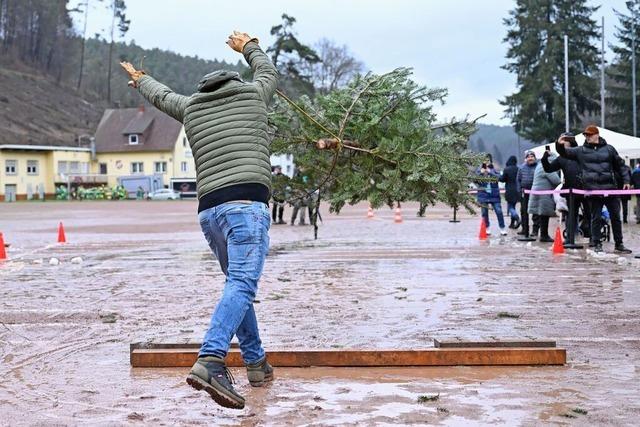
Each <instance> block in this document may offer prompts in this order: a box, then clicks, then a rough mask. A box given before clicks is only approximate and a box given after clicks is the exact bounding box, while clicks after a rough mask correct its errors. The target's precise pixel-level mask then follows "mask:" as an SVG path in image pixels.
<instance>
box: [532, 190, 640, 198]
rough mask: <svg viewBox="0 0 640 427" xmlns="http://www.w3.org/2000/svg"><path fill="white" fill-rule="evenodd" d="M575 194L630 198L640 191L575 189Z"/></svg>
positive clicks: (541, 193) (545, 192)
mask: <svg viewBox="0 0 640 427" xmlns="http://www.w3.org/2000/svg"><path fill="white" fill-rule="evenodd" d="M571 191H573V194H580V195H584V196H605V197H606V196H630V195H632V194H636V195H637V194H640V189H635V190H578V189H573V190H571ZM524 192H525V193H527V194H533V195H538V196H546V195H550V194H569V193H570V191H569V190H524Z"/></svg>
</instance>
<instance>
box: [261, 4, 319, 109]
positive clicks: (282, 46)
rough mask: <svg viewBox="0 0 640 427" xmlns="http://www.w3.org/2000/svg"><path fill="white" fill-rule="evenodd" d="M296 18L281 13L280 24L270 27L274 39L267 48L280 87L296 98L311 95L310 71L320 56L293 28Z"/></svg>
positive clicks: (312, 88) (312, 91) (312, 86)
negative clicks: (307, 71)
mask: <svg viewBox="0 0 640 427" xmlns="http://www.w3.org/2000/svg"><path fill="white" fill-rule="evenodd" d="M295 22H296V18H294V17H293V16H289V15H287V14H286V13H285V14H283V15H282V24H279V25H275V26H273V27H271V35H272V36H275V38H276V40H275V42H274V43H273V45H272V46H270V47H269V48H268V49H267V53H270V54H271V58H272V61H273V63H274V65H275V66H276V68H278V72H279V73H280V88H282V89H283V90H284V91H285V92H286V93H288V94H289V95H290V96H292V97H294V98H297V97H299V96H301V95H308V96H312V95H313V94H314V92H315V87H314V85H313V81H312V78H311V75H310V73H306V72H305V71H306V70H310V69H311V68H312V67H313V65H314V64H317V63H319V62H320V57H319V56H318V54H317V53H316V52H315V51H314V50H313V48H311V47H310V46H307V45H305V44H304V43H302V42H301V41H300V40H298V37H297V35H296V33H295V31H294V30H293V24H295Z"/></svg>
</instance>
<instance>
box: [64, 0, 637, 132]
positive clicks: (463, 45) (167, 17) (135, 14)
mask: <svg viewBox="0 0 640 427" xmlns="http://www.w3.org/2000/svg"><path fill="white" fill-rule="evenodd" d="M79 1H84V0H72V1H71V2H70V3H72V4H73V3H74V2H76V3H77V2H79ZM89 1H90V2H91V9H90V10H91V12H90V13H91V14H90V16H89V20H88V32H87V35H88V36H93V34H95V33H96V32H100V31H104V33H105V34H106V33H107V31H106V30H107V29H108V27H109V25H110V22H111V21H110V18H109V16H108V12H106V11H105V7H104V5H103V3H100V2H99V1H98V0H89ZM108 1H110V0H108ZM126 4H127V17H128V18H129V19H131V28H130V30H129V32H128V33H127V35H126V36H125V38H124V40H125V41H129V40H135V42H136V43H137V44H139V45H141V46H142V47H145V48H153V47H158V48H161V49H168V50H172V51H175V52H178V53H181V54H184V55H198V56H200V57H202V58H208V59H216V58H217V59H225V60H227V61H234V62H235V61H237V60H238V59H239V56H238V54H237V53H235V52H233V51H231V50H230V49H229V48H228V47H227V46H226V45H225V43H224V42H225V41H226V39H227V36H228V34H229V33H230V31H231V30H234V29H238V30H241V31H246V32H248V33H249V34H251V35H255V36H257V37H259V38H260V40H261V45H263V46H268V45H270V44H271V42H272V39H271V36H270V35H269V29H270V28H271V27H272V26H273V25H275V24H278V23H280V21H281V19H280V16H281V15H282V13H283V12H284V13H287V14H289V15H292V16H294V17H295V18H296V19H297V21H298V22H297V23H296V29H297V32H298V36H299V39H300V40H301V41H303V42H305V43H308V44H313V43H314V42H316V41H317V40H319V39H321V38H323V37H326V38H329V39H332V40H334V41H335V42H337V43H339V44H346V45H348V46H349V48H350V50H351V52H352V53H353V55H354V56H356V57H357V58H358V59H360V60H361V61H363V62H364V63H365V65H366V67H367V69H370V70H372V71H374V72H377V73H382V72H386V71H389V70H392V69H394V68H396V67H401V66H405V67H406V66H408V67H413V69H414V72H415V78H416V80H417V81H419V82H420V83H423V84H426V85H428V86H438V87H446V88H448V89H449V97H448V100H447V104H446V105H444V106H441V107H440V106H438V107H437V109H436V111H438V113H439V115H440V117H441V118H450V117H452V116H456V117H460V116H465V115H467V114H469V115H470V116H473V117H475V116H480V115H482V114H485V113H486V114H487V117H486V118H485V119H483V120H482V122H484V123H493V124H508V120H507V119H504V118H502V115H503V113H502V107H501V106H500V104H499V103H498V100H499V99H501V98H503V97H504V96H505V95H507V94H510V93H512V92H513V91H514V90H515V78H514V77H513V76H512V75H510V74H509V73H507V72H506V71H504V70H502V69H501V68H500V66H501V65H503V64H504V63H505V59H504V56H505V53H506V50H507V46H506V45H505V44H504V43H503V42H502V39H503V38H504V35H505V33H506V30H505V27H504V25H503V23H502V20H503V18H505V17H507V15H508V12H509V10H511V9H512V8H513V7H514V4H515V2H514V1H513V0H488V1H477V0H451V1H448V2H444V1H437V0H384V1H383V0H304V1H302V0H269V1H265V0H242V1H218V0H126ZM591 4H592V5H594V6H601V7H600V10H599V11H598V12H597V13H596V15H595V18H597V20H598V23H599V22H600V19H601V17H602V16H604V17H605V32H606V38H607V40H608V42H612V41H614V39H613V33H614V27H615V26H616V25H618V24H617V20H616V19H615V15H614V13H613V9H614V8H615V9H617V10H621V11H622V10H625V6H624V0H591ZM81 20H82V17H80V16H76V22H77V24H78V25H77V26H79V25H80V24H81ZM607 50H609V48H608V47H607ZM607 56H608V58H611V54H610V52H609V53H608V54H607ZM147 71H148V72H149V73H150V74H153V70H147Z"/></svg>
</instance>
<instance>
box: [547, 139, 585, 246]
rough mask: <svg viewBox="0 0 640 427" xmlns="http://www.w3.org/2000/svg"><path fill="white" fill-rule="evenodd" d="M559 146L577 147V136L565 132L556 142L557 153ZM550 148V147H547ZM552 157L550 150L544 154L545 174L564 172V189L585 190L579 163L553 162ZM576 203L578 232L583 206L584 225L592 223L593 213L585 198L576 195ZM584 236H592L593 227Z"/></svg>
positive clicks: (571, 161) (569, 160)
mask: <svg viewBox="0 0 640 427" xmlns="http://www.w3.org/2000/svg"><path fill="white" fill-rule="evenodd" d="M558 145H563V146H564V147H565V148H572V147H577V146H578V143H577V142H576V138H575V136H574V135H573V134H572V133H571V132H565V133H563V134H562V135H560V137H559V138H558V140H557V141H556V151H559V150H558ZM547 147H548V146H547ZM550 157H551V150H550V149H548V150H546V151H545V152H544V154H543V156H542V160H541V163H542V167H543V168H544V171H545V172H558V171H562V177H563V184H562V189H563V190H566V189H579V190H581V189H582V188H583V185H582V174H581V171H580V165H579V164H578V162H577V161H575V160H571V159H567V158H566V157H556V158H555V159H553V160H551V161H550V160H549V159H550ZM567 196H568V195H565V194H563V197H567ZM573 200H574V203H575V205H574V206H575V212H574V215H575V221H576V222H575V224H576V231H577V230H578V228H577V226H578V213H579V211H580V207H581V206H582V213H583V223H585V224H590V221H591V212H590V210H589V205H588V202H587V199H586V198H585V197H584V196H581V195H579V194H575V195H574V199H573ZM583 235H584V236H585V237H590V236H591V226H587V227H585V228H584V229H583Z"/></svg>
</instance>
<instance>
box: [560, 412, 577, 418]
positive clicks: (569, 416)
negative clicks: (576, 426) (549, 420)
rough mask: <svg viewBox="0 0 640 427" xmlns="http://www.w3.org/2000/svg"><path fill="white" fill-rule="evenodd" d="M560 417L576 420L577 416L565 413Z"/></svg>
mask: <svg viewBox="0 0 640 427" xmlns="http://www.w3.org/2000/svg"><path fill="white" fill-rule="evenodd" d="M560 416H561V417H564V418H578V416H577V415H574V414H571V413H566V414H560Z"/></svg>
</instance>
